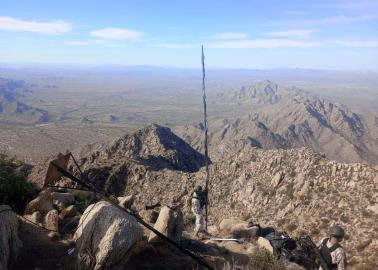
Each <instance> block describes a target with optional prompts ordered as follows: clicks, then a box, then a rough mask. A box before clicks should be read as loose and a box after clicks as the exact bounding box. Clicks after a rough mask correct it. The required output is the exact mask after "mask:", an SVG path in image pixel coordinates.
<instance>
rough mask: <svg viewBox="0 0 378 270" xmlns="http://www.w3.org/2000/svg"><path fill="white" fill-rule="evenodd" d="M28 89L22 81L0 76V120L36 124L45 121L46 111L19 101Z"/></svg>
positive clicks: (47, 117)
mask: <svg viewBox="0 0 378 270" xmlns="http://www.w3.org/2000/svg"><path fill="white" fill-rule="evenodd" d="M28 91H30V90H29V88H28V87H27V86H26V85H25V83H24V82H23V81H15V80H8V79H2V78H0V122H3V123H7V124H36V123H43V122H47V121H48V119H49V116H48V112H47V111H46V110H42V109H39V108H34V107H33V106H30V105H28V104H25V103H22V102H20V101H19V100H18V99H19V98H20V97H21V96H22V94H23V93H25V92H28Z"/></svg>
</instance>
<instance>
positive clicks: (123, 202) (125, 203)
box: [117, 195, 135, 209]
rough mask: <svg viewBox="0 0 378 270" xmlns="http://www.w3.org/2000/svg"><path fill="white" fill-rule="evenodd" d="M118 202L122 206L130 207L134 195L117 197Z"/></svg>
mask: <svg viewBox="0 0 378 270" xmlns="http://www.w3.org/2000/svg"><path fill="white" fill-rule="evenodd" d="M117 200H118V204H119V205H120V206H122V207H123V208H127V209H131V206H133V203H134V200H135V196H134V195H129V196H125V197H118V198H117Z"/></svg>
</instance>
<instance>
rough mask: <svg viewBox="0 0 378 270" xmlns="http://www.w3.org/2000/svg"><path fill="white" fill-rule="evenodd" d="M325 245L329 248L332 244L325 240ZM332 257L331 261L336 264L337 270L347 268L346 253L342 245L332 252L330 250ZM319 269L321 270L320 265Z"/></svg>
mask: <svg viewBox="0 0 378 270" xmlns="http://www.w3.org/2000/svg"><path fill="white" fill-rule="evenodd" d="M324 239H325V238H323V239H322V240H321V241H320V243H322V242H323V241H324ZM327 247H329V248H331V247H332V244H331V242H330V241H327ZM331 257H332V263H334V264H336V265H337V268H336V269H337V270H347V258H346V253H345V250H344V248H343V247H341V246H340V247H339V248H337V249H335V250H334V251H333V252H331ZM319 270H323V268H322V267H320V268H319Z"/></svg>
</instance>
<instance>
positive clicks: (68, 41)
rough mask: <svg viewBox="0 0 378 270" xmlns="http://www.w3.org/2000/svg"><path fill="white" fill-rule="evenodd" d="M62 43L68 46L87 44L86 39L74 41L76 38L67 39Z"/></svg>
mask: <svg viewBox="0 0 378 270" xmlns="http://www.w3.org/2000/svg"><path fill="white" fill-rule="evenodd" d="M63 43H64V44H65V45H69V46H85V45H88V44H89V43H88V42H87V41H76V40H67V41H64V42H63Z"/></svg>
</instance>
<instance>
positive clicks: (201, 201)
mask: <svg viewBox="0 0 378 270" xmlns="http://www.w3.org/2000/svg"><path fill="white" fill-rule="evenodd" d="M205 203H206V191H203V190H202V186H200V185H196V186H195V187H194V192H193V196H192V212H193V214H194V215H195V217H196V226H195V228H194V235H195V236H196V237H197V236H198V234H199V233H200V232H206V231H205V224H204V221H205V220H204V214H203V210H204V206H205Z"/></svg>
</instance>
